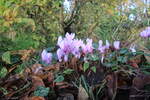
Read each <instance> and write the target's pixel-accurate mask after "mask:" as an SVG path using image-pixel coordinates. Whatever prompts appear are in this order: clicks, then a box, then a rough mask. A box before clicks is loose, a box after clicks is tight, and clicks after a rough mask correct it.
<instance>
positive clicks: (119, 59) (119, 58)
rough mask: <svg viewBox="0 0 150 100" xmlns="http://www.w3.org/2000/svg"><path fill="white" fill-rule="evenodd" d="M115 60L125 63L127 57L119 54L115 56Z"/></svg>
mask: <svg viewBox="0 0 150 100" xmlns="http://www.w3.org/2000/svg"><path fill="white" fill-rule="evenodd" d="M117 61H119V62H121V63H125V62H127V58H126V57H123V56H119V57H117Z"/></svg>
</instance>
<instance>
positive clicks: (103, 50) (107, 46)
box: [98, 40, 110, 53]
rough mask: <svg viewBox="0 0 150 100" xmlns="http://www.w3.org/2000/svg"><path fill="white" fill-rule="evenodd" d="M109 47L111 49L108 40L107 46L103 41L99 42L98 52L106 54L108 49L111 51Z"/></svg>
mask: <svg viewBox="0 0 150 100" xmlns="http://www.w3.org/2000/svg"><path fill="white" fill-rule="evenodd" d="M109 47H110V44H109V42H108V40H106V45H103V41H102V40H99V47H98V50H99V51H100V53H105V51H106V50H107V49H109Z"/></svg>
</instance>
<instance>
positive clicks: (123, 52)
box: [119, 48, 128, 54]
mask: <svg viewBox="0 0 150 100" xmlns="http://www.w3.org/2000/svg"><path fill="white" fill-rule="evenodd" d="M119 53H120V54H126V53H128V49H126V48H123V49H121V50H120V52H119Z"/></svg>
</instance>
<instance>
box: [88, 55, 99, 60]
mask: <svg viewBox="0 0 150 100" xmlns="http://www.w3.org/2000/svg"><path fill="white" fill-rule="evenodd" d="M89 59H90V60H92V61H97V60H99V57H98V56H97V55H90V56H89Z"/></svg>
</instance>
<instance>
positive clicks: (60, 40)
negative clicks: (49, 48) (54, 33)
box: [57, 36, 63, 45]
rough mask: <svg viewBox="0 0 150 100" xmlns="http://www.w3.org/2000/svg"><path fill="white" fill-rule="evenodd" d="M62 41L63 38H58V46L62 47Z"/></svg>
mask: <svg viewBox="0 0 150 100" xmlns="http://www.w3.org/2000/svg"><path fill="white" fill-rule="evenodd" d="M62 40H63V39H62V37H61V36H59V37H58V41H57V45H61V42H62Z"/></svg>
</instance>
